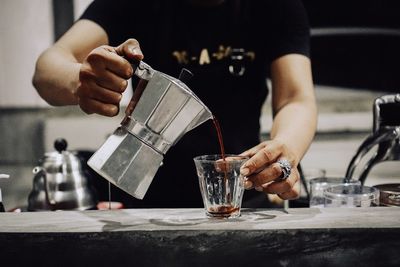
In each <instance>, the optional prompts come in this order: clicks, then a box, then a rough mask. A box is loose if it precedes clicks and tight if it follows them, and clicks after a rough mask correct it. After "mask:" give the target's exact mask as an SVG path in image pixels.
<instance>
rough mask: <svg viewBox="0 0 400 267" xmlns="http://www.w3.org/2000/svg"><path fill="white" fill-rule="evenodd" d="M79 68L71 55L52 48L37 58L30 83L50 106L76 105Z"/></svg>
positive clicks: (57, 48) (59, 48)
mask: <svg viewBox="0 0 400 267" xmlns="http://www.w3.org/2000/svg"><path fill="white" fill-rule="evenodd" d="M80 67H81V64H80V63H79V62H78V61H77V60H76V58H75V57H74V56H73V55H71V54H69V53H67V52H66V51H64V50H63V49H62V48H61V47H58V46H53V47H51V48H49V49H47V50H46V51H45V52H43V54H42V55H41V56H40V57H39V59H38V61H37V63H36V69H35V74H34V76H33V80H32V83H33V85H34V87H35V88H36V90H37V91H38V93H39V95H40V96H41V97H42V98H43V99H44V100H45V101H46V102H47V103H49V104H50V105H54V106H62V105H76V104H77V103H78V101H77V97H76V95H75V92H76V89H77V88H78V86H79V70H80Z"/></svg>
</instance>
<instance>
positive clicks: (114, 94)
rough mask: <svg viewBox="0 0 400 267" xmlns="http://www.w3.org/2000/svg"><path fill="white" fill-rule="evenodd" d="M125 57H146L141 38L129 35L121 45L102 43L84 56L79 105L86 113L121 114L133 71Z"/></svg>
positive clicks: (78, 94)
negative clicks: (123, 95) (114, 45)
mask: <svg viewBox="0 0 400 267" xmlns="http://www.w3.org/2000/svg"><path fill="white" fill-rule="evenodd" d="M124 57H127V58H132V59H133V58H134V59H137V60H142V59H143V54H142V52H141V50H140V46H139V43H138V41H136V40H135V39H129V40H127V41H125V42H124V43H123V44H121V45H119V46H118V47H111V46H107V45H103V46H100V47H98V48H96V49H94V50H92V51H91V52H90V53H89V55H88V56H87V57H86V58H85V60H84V61H83V63H82V66H81V68H80V72H79V80H80V85H79V87H78V89H77V91H76V95H77V97H78V101H79V102H78V103H79V106H80V108H81V109H82V110H83V111H84V112H85V113H87V114H92V113H97V114H101V115H104V116H110V117H112V116H115V115H117V114H118V112H119V103H120V101H121V98H122V93H123V92H124V91H125V89H126V87H127V85H128V79H129V78H130V77H131V76H132V74H133V72H134V70H133V68H132V66H131V64H129V62H128V61H127V60H126V59H125V58H124Z"/></svg>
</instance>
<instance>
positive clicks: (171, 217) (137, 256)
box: [0, 207, 400, 267]
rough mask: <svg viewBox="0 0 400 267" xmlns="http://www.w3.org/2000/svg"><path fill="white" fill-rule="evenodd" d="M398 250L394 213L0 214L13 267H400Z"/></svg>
mask: <svg viewBox="0 0 400 267" xmlns="http://www.w3.org/2000/svg"><path fill="white" fill-rule="evenodd" d="M399 249H400V209H399V208H397V207H393V208H390V207H374V208H354V209H333V208H332V209H318V208H297V209H287V210H284V209H276V210H274V209H260V210H252V209H245V210H243V212H242V216H241V217H239V218H237V219H208V218H206V217H205V214H204V210H203V209H130V210H110V211H59V212H25V213H24V212H23V213H11V212H7V213H3V214H0V253H1V258H0V260H7V261H12V262H14V263H16V264H17V265H14V266H19V265H18V264H28V263H29V264H40V265H41V266H47V265H49V266H50V265H54V262H55V261H57V265H60V264H61V265H63V266H66V265H68V266H89V265H88V264H90V266H95V265H94V264H96V266H123V265H129V266H132V265H134V266H227V265H230V266H250V265H249V264H251V266H266V265H268V266H302V267H304V266H324V267H327V266H400V257H399V256H398V251H399ZM34 266H36V265H34Z"/></svg>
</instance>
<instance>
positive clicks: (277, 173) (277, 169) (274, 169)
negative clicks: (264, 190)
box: [272, 164, 282, 177]
mask: <svg viewBox="0 0 400 267" xmlns="http://www.w3.org/2000/svg"><path fill="white" fill-rule="evenodd" d="M281 174H282V169H281V167H280V166H279V165H277V164H274V165H273V166H272V175H274V176H275V177H278V176H280V175H281Z"/></svg>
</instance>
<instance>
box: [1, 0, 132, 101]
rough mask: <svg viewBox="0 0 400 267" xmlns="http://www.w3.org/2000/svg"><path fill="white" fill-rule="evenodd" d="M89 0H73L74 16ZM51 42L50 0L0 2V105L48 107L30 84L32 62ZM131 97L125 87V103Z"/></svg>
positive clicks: (33, 66) (78, 14)
mask: <svg viewBox="0 0 400 267" xmlns="http://www.w3.org/2000/svg"><path fill="white" fill-rule="evenodd" d="M91 2H92V0H74V15H75V19H77V18H79V16H80V15H81V14H82V12H83V11H84V10H85V9H86V7H87V6H88V5H89V4H90V3H91ZM52 43H53V13H52V1H51V0H34V1H32V0H1V2H0V108H7V107H13V108H15V107H16V108H18V107H48V105H47V104H46V103H45V102H44V101H43V100H42V99H41V98H40V97H39V95H38V94H37V92H36V90H35V89H34V87H33V86H32V83H31V80H32V76H33V72H34V69H35V62H36V60H37V58H38V56H39V55H40V53H41V52H42V51H44V50H45V49H46V48H47V47H49V46H50V45H51V44H52ZM130 97H131V90H127V93H125V94H124V97H123V99H122V105H123V106H125V105H126V104H127V103H128V102H129V99H130Z"/></svg>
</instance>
